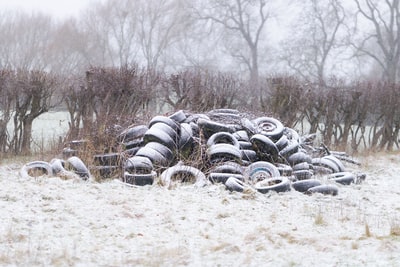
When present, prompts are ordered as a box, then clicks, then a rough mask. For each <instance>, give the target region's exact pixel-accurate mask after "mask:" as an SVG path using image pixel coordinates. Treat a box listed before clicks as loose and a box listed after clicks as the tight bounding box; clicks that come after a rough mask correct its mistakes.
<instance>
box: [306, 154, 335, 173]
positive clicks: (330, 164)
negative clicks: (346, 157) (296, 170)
mask: <svg viewBox="0 0 400 267" xmlns="http://www.w3.org/2000/svg"><path fill="white" fill-rule="evenodd" d="M312 164H313V166H322V167H325V168H328V169H331V170H332V172H333V173H336V172H340V171H339V167H338V165H337V164H336V163H335V162H334V161H332V160H329V159H325V158H323V157H322V158H313V159H312Z"/></svg>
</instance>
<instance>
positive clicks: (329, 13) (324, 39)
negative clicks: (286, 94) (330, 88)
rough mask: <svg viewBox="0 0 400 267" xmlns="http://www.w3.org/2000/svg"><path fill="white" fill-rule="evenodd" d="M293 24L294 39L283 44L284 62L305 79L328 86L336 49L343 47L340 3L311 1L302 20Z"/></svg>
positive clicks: (342, 17) (342, 12) (343, 20)
mask: <svg viewBox="0 0 400 267" xmlns="http://www.w3.org/2000/svg"><path fill="white" fill-rule="evenodd" d="M295 23H296V25H293V31H292V34H291V36H292V37H291V38H290V39H289V40H285V41H284V43H283V48H284V52H283V58H282V59H283V60H284V61H286V62H287V64H288V66H289V68H290V69H292V70H294V71H295V73H296V74H298V75H300V76H301V77H302V78H303V79H305V80H307V81H310V82H316V83H317V84H319V85H320V86H324V85H325V84H326V75H327V73H326V72H327V68H328V64H330V66H332V65H333V64H332V62H329V60H330V59H332V54H333V52H334V51H333V50H334V49H337V48H338V47H340V40H339V39H340V38H342V37H343V33H341V32H340V31H341V29H342V28H344V27H345V10H344V8H343V6H342V4H341V1H340V0H325V1H319V0H308V1H307V2H306V6H305V8H304V12H303V14H302V16H301V19H300V20H297V21H296V22H295Z"/></svg>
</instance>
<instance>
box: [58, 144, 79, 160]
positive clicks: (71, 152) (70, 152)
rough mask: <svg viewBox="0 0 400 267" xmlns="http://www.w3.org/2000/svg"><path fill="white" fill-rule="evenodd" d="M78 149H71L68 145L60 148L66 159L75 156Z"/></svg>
mask: <svg viewBox="0 0 400 267" xmlns="http://www.w3.org/2000/svg"><path fill="white" fill-rule="evenodd" d="M78 153H79V152H78V150H76V149H72V148H69V147H66V148H64V149H63V150H62V156H63V158H64V159H67V158H69V157H73V156H77V155H78Z"/></svg>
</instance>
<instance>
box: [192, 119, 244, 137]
mask: <svg viewBox="0 0 400 267" xmlns="http://www.w3.org/2000/svg"><path fill="white" fill-rule="evenodd" d="M197 125H198V126H199V128H200V130H201V131H202V133H203V135H204V137H205V138H206V139H208V138H210V136H211V135H213V134H215V133H218V132H228V133H233V132H235V131H236V127H235V126H234V125H230V124H223V123H219V122H215V121H212V120H207V119H203V118H199V119H198V120H197Z"/></svg>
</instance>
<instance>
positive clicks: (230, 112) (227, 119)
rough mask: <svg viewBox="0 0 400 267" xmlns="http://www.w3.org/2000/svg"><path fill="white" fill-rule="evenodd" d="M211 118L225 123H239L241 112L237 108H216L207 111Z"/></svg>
mask: <svg viewBox="0 0 400 267" xmlns="http://www.w3.org/2000/svg"><path fill="white" fill-rule="evenodd" d="M207 116H208V117H210V119H211V120H214V121H218V122H224V123H237V122H239V121H240V119H241V116H240V112H239V111H237V110H236V109H214V110H211V111H209V112H207Z"/></svg>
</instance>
